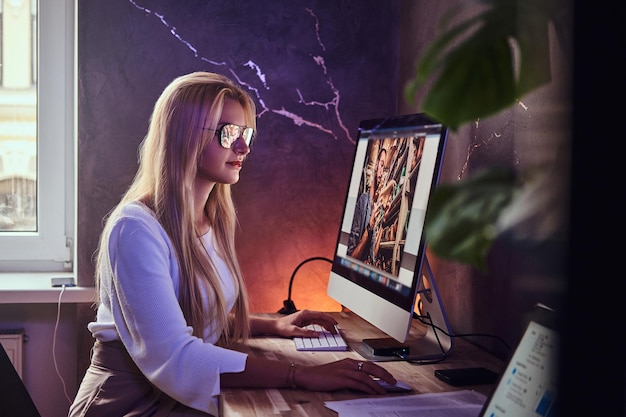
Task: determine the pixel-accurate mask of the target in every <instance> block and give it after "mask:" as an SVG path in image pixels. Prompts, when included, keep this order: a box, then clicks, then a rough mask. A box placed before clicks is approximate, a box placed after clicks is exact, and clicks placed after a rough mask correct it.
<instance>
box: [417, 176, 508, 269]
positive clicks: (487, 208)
mask: <svg viewBox="0 0 626 417" xmlns="http://www.w3.org/2000/svg"><path fill="white" fill-rule="evenodd" d="M515 185H516V179H515V176H514V174H513V173H512V172H511V171H509V170H504V169H499V168H490V169H486V170H483V171H481V172H479V173H477V174H476V175H475V176H473V177H472V178H471V179H469V180H465V181H460V182H458V183H454V184H446V185H441V186H440V187H439V188H438V189H437V190H436V191H435V193H434V194H433V196H432V197H431V199H430V201H429V207H428V212H427V214H426V225H425V233H426V239H427V241H428V246H429V247H430V249H431V250H432V251H433V252H434V253H435V254H436V255H437V256H439V257H441V258H443V259H447V260H451V261H457V262H462V263H465V264H468V265H471V266H474V267H476V268H478V269H481V270H483V271H484V270H486V268H487V266H486V265H487V263H486V257H487V254H488V252H489V249H490V248H491V245H492V243H493V240H494V239H495V237H496V236H497V231H496V226H495V224H496V222H497V220H498V218H499V216H500V213H501V212H502V210H503V209H504V208H506V207H507V206H508V205H509V203H510V202H511V200H512V197H513V193H514V190H515Z"/></svg>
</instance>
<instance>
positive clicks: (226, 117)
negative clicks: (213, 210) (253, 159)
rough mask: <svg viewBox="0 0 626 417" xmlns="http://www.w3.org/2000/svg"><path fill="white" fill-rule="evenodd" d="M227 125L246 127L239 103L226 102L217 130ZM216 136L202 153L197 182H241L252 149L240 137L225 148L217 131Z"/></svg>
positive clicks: (229, 100) (227, 100)
mask: <svg viewBox="0 0 626 417" xmlns="http://www.w3.org/2000/svg"><path fill="white" fill-rule="evenodd" d="M226 123H233V124H236V125H239V126H245V124H246V119H245V116H244V111H243V107H241V104H239V102H238V101H235V100H232V99H226V100H225V101H224V109H223V110H222V117H220V122H219V123H218V125H217V128H218V129H219V128H220V127H222V126H223V125H224V124H226ZM215 135H216V136H215V137H214V138H213V140H212V141H211V142H210V143H209V144H207V146H206V147H205V148H204V150H203V151H202V154H201V156H200V161H199V163H198V173H197V174H196V180H197V181H204V182H209V183H213V184H216V183H219V184H235V183H236V182H237V181H239V171H241V167H242V166H243V161H244V159H245V158H246V155H248V153H249V152H250V147H248V145H246V142H245V141H244V140H243V138H241V137H240V138H239V139H237V140H236V141H235V142H234V143H233V144H232V146H231V147H230V148H229V149H227V148H224V147H223V146H222V145H220V139H219V136H218V135H219V131H216V132H215Z"/></svg>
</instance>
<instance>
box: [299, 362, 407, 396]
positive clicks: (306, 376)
mask: <svg viewBox="0 0 626 417" xmlns="http://www.w3.org/2000/svg"><path fill="white" fill-rule="evenodd" d="M374 377H376V378H380V379H381V380H383V381H385V382H387V383H389V384H395V383H396V382H397V381H396V379H395V378H394V377H393V375H391V374H390V373H389V372H388V371H387V370H386V369H385V368H383V367H381V366H379V365H377V364H375V363H374V362H368V361H358V360H355V359H342V360H339V361H336V362H330V363H327V364H324V365H316V366H300V367H298V368H296V370H295V375H294V383H295V385H296V386H297V387H299V388H304V389H307V390H310V391H338V390H342V389H352V390H356V391H362V392H365V393H367V394H385V393H386V391H385V389H384V388H382V387H381V386H380V385H379V384H378V382H376V381H375V380H374V379H373V378H374Z"/></svg>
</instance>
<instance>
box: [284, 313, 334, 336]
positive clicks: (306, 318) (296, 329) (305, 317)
mask: <svg viewBox="0 0 626 417" xmlns="http://www.w3.org/2000/svg"><path fill="white" fill-rule="evenodd" d="M309 324H319V325H320V326H322V327H323V328H325V329H326V330H328V331H330V332H332V333H335V326H336V325H337V320H335V319H334V318H333V317H332V316H330V315H329V314H326V313H322V312H319V311H310V310H300V311H297V312H295V313H293V314H289V315H288V316H283V317H280V318H278V319H276V321H275V329H276V330H275V331H276V335H277V336H283V337H295V336H303V337H317V336H319V334H318V333H317V332H315V331H313V330H309V329H305V328H304V327H305V326H308V325H309Z"/></svg>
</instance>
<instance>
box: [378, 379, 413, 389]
mask: <svg viewBox="0 0 626 417" xmlns="http://www.w3.org/2000/svg"><path fill="white" fill-rule="evenodd" d="M375 380H376V382H378V384H379V385H380V386H381V387H383V388H384V389H385V391H387V392H407V391H413V388H411V386H410V385H409V384H407V383H406V382H404V381H397V382H396V384H395V385H391V384H388V383H386V382H385V381H383V380H382V379H378V378H375Z"/></svg>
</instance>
